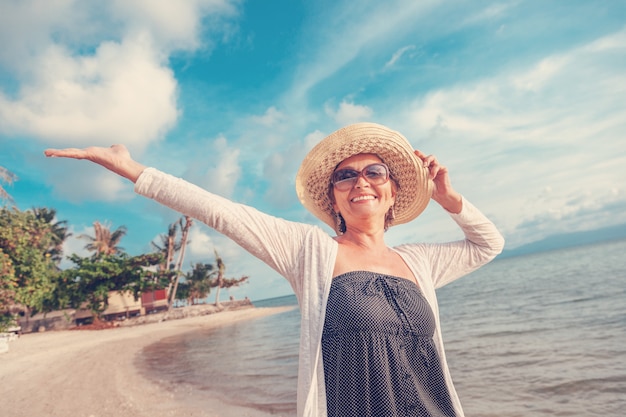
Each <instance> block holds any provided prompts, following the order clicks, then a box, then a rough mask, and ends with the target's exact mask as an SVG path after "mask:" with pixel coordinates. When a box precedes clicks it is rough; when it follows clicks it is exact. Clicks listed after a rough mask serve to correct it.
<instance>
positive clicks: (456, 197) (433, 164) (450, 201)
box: [415, 150, 463, 213]
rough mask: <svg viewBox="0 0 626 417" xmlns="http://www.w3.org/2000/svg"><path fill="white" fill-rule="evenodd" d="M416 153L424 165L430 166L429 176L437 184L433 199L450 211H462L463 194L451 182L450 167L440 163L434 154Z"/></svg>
mask: <svg viewBox="0 0 626 417" xmlns="http://www.w3.org/2000/svg"><path fill="white" fill-rule="evenodd" d="M415 155H417V157H418V158H420V159H421V160H422V161H423V162H424V167H426V168H428V172H429V178H430V179H431V180H432V181H433V184H434V185H435V187H434V189H433V195H432V199H433V200H435V201H436V202H437V203H439V205H441V207H443V208H444V209H446V210H448V211H449V212H450V213H460V212H461V209H462V208H463V199H462V197H461V194H459V193H457V192H456V191H455V190H454V188H452V184H451V183H450V176H449V175H448V168H446V167H445V166H444V165H441V164H439V161H437V158H436V157H435V156H434V155H426V154H424V153H423V152H421V151H418V150H416V151H415Z"/></svg>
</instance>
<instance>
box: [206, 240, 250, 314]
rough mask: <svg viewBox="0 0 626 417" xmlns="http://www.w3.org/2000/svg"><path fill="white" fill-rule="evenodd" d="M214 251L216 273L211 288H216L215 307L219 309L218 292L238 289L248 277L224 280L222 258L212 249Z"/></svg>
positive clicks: (224, 269) (224, 268)
mask: <svg viewBox="0 0 626 417" xmlns="http://www.w3.org/2000/svg"><path fill="white" fill-rule="evenodd" d="M214 251H215V263H216V264H217V271H215V273H217V278H215V280H214V282H213V283H212V285H211V286H212V287H217V290H216V291H215V305H216V306H217V307H220V306H221V303H220V290H221V289H222V288H231V287H238V286H239V285H241V284H243V283H244V282H246V281H247V280H248V278H249V277H248V276H246V275H244V276H242V277H241V278H224V271H226V265H225V264H224V261H223V260H222V257H221V256H220V255H219V254H218V253H217V249H214Z"/></svg>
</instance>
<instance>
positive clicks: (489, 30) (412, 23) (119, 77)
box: [0, 0, 626, 300]
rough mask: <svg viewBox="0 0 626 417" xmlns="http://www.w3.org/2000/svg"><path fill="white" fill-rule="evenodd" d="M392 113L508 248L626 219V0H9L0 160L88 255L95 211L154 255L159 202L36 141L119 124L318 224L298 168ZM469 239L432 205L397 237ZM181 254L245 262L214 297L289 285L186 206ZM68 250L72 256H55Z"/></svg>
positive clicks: (149, 153)
mask: <svg viewBox="0 0 626 417" xmlns="http://www.w3.org/2000/svg"><path fill="white" fill-rule="evenodd" d="M361 121H371V122H377V123H381V124H384V125H387V126H389V127H391V128H393V129H395V130H398V131H400V132H402V133H403V134H404V135H405V136H406V137H407V138H408V139H409V141H410V142H411V144H412V145H413V146H414V147H415V148H416V149H420V150H422V151H424V152H425V153H427V154H434V155H436V156H437V158H438V159H439V161H440V162H441V163H442V164H443V165H445V166H447V167H448V169H449V171H450V176H451V179H452V184H453V185H454V187H455V188H456V189H457V190H458V191H459V192H461V193H462V194H463V195H464V196H465V198H466V199H468V201H471V202H472V203H473V204H474V205H476V206H477V207H479V208H480V209H481V210H482V211H483V212H484V213H485V214H486V215H487V216H488V217H489V218H490V219H491V220H493V221H494V223H495V224H496V225H497V226H498V228H499V229H500V230H501V232H502V233H503V235H504V236H505V239H506V242H507V243H506V245H507V246H506V247H507V248H515V247H517V246H520V245H523V244H526V243H529V242H533V241H536V240H540V239H542V238H544V237H546V236H550V235H553V234H559V233H567V232H574V231H585V230H594V229H598V228H603V227H610V226H613V225H620V224H624V223H626V169H625V168H624V167H625V166H626V2H624V1H621V0H606V1H588V0H551V1H541V0H537V1H524V0H511V1H482V0H474V1H461V0H458V1H446V0H439V1H436V0H421V1H415V0H390V1H386V2H381V1H370V0H359V1H358V2H356V1H345V0H332V1H327V0H318V1H310V0H309V1H299V0H268V1H242V0H179V1H176V2H172V1H166V0H163V1H158V0H111V1H107V2H99V1H78V0H20V1H18V0H0V166H2V167H4V168H6V169H8V170H10V171H11V172H13V173H14V174H16V175H17V177H18V178H17V181H15V182H14V183H13V184H6V183H5V184H2V186H3V187H4V188H5V189H6V191H7V192H8V193H9V194H10V195H11V196H12V197H13V199H14V202H13V203H7V204H9V205H12V204H13V205H15V206H16V207H18V208H19V209H21V210H27V209H30V208H33V207H48V208H53V209H55V210H56V211H57V216H58V217H57V218H58V220H60V221H61V220H65V221H67V222H68V224H69V226H70V231H71V233H73V236H72V237H71V238H70V239H68V241H67V242H66V246H65V254H66V255H70V254H72V253H78V254H79V255H81V256H87V252H86V251H85V249H84V246H85V244H86V243H87V241H86V240H84V239H79V238H78V236H79V235H81V234H89V235H93V226H92V225H93V222H94V221H99V222H101V223H106V224H109V225H110V227H111V228H112V229H116V228H117V227H119V226H122V225H124V226H126V227H127V229H128V232H127V235H126V236H125V237H124V238H123V240H122V242H121V246H122V247H123V248H124V249H125V250H126V251H127V252H128V253H129V254H131V255H138V254H141V253H146V252H151V251H152V247H151V245H150V242H151V241H157V242H158V241H159V235H161V234H164V233H166V231H167V227H168V225H169V224H171V223H173V222H174V221H176V220H178V219H179V218H180V215H179V214H177V213H175V212H173V211H172V210H170V209H167V208H164V207H161V206H159V205H158V204H156V203H154V202H152V201H150V200H148V199H145V198H143V197H140V196H137V195H135V194H134V192H133V187H132V184H131V183H130V182H128V181H127V180H124V179H121V178H118V177H116V176H115V175H114V174H111V173H108V172H106V171H105V170H103V169H102V168H100V167H96V166H92V165H90V164H89V163H88V162H85V161H74V160H62V159H46V158H45V157H44V155H43V151H44V149H46V148H50V147H52V148H64V147H83V146H90V145H101V146H110V145H112V144H115V143H123V144H125V145H126V146H127V147H128V148H129V149H130V150H131V153H132V154H133V156H134V157H135V159H137V160H138V161H140V162H142V163H144V164H146V165H148V166H153V167H156V168H158V169H160V170H162V171H165V172H168V173H170V174H173V175H176V176H179V177H183V178H185V179H187V180H189V181H191V182H193V183H196V184H198V185H200V186H201V187H203V188H206V189H207V190H209V191H211V192H214V193H216V194H219V195H222V196H225V197H228V198H230V199H232V200H234V201H237V202H240V203H243V204H248V205H251V206H254V207H256V208H258V209H259V210H261V211H264V212H266V213H269V214H272V215H275V216H279V217H283V218H286V219H289V220H294V221H301V222H305V223H310V224H317V225H320V227H323V228H326V230H327V231H328V232H329V233H331V230H330V228H328V227H327V226H326V225H324V224H323V223H321V222H320V221H319V220H317V219H316V218H315V217H313V216H312V215H311V214H309V213H308V212H307V211H306V210H305V209H303V208H302V206H301V205H300V203H299V201H298V199H297V196H296V193H295V188H294V179H295V175H296V172H297V169H298V167H299V164H300V162H301V161H302V159H303V158H304V156H305V155H306V153H307V151H308V150H310V149H311V148H312V147H313V146H314V145H315V144H316V143H317V142H318V141H319V140H321V139H322V138H323V137H324V136H326V135H327V134H329V133H331V132H333V131H334V130H336V129H338V128H340V127H342V126H344V125H347V124H350V123H354V122H361ZM460 238H462V235H461V234H460V231H459V230H458V227H456V225H455V224H454V222H453V221H452V220H451V219H450V218H449V216H448V215H447V214H446V213H445V212H444V211H443V210H442V209H441V208H440V207H438V206H437V205H436V203H433V202H431V204H430V205H429V207H428V208H427V210H426V211H425V212H424V213H423V214H422V215H421V216H420V217H419V218H418V219H416V220H414V221H413V222H411V223H409V224H407V225H402V226H398V227H392V228H391V229H390V230H389V231H388V232H387V236H386V240H387V244H388V245H396V244H400V243H404V242H414V241H432V242H443V241H449V240H456V239H460ZM190 240H191V242H190V244H189V248H188V252H187V256H186V258H185V264H186V268H187V269H188V268H189V266H190V265H191V264H192V263H194V262H214V260H215V258H214V249H216V250H217V251H218V252H219V254H220V255H221V257H222V258H223V260H224V262H225V263H226V273H227V276H229V277H240V276H242V275H249V276H250V282H249V283H248V284H246V285H244V286H243V287H241V288H239V289H236V290H231V291H229V292H227V291H224V293H225V294H224V296H225V297H227V296H228V295H233V296H235V297H236V298H242V297H244V296H249V297H250V298H251V299H253V300H255V299H263V298H270V297H274V296H281V295H286V294H290V293H291V289H290V287H289V285H288V284H287V282H286V281H285V280H284V279H283V278H281V277H280V276H278V274H277V273H276V272H274V271H273V270H272V269H270V268H269V267H267V266H265V265H264V264H262V263H261V262H260V261H258V260H256V259H255V258H253V257H252V256H251V255H249V254H247V253H246V252H244V251H243V250H242V249H241V248H240V247H238V246H237V245H236V244H234V243H232V242H231V241H230V240H228V239H227V238H225V237H223V236H221V235H219V234H217V233H216V232H214V231H212V230H211V229H209V228H208V227H207V226H205V225H201V224H199V223H198V222H196V223H195V224H194V226H193V228H192V229H191V232H190ZM63 266H64V267H69V266H71V263H69V261H64V264H63Z"/></svg>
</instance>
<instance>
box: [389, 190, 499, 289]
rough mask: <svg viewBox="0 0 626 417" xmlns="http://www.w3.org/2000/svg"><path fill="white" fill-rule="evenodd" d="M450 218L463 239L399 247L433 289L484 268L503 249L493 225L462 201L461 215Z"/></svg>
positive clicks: (472, 206) (468, 203)
mask: <svg viewBox="0 0 626 417" xmlns="http://www.w3.org/2000/svg"><path fill="white" fill-rule="evenodd" d="M450 217H451V218H452V219H453V220H454V221H455V222H456V223H457V224H458V225H459V227H460V228H461V230H462V231H463V234H464V235H465V239H463V240H459V241H454V242H448V243H433V244H414V245H403V246H401V247H400V250H401V251H402V252H404V253H407V254H408V256H410V257H411V258H412V260H413V262H414V264H415V265H420V268H419V269H420V271H423V272H424V273H428V274H429V275H430V279H431V280H432V281H433V285H434V287H435V288H439V287H442V286H444V285H446V284H448V283H450V282H452V281H454V280H455V279H457V278H460V277H462V276H464V275H467V274H469V273H470V272H472V271H474V270H476V269H478V268H479V267H481V266H483V265H485V264H486V263H488V262H490V261H491V260H493V259H494V258H495V257H496V256H497V255H498V254H499V253H500V252H502V249H503V248H504V238H503V237H502V235H501V234H500V232H499V231H498V229H497V228H496V226H495V225H494V224H493V223H492V222H491V221H490V220H489V219H488V218H487V217H485V215H484V214H482V213H481V212H480V211H479V210H478V209H477V208H476V207H475V206H474V205H473V204H471V203H470V202H469V201H467V200H466V199H465V198H464V199H463V208H462V210H461V212H460V213H458V214H452V213H451V214H450Z"/></svg>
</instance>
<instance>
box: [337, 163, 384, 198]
mask: <svg viewBox="0 0 626 417" xmlns="http://www.w3.org/2000/svg"><path fill="white" fill-rule="evenodd" d="M372 166H382V167H383V168H384V169H385V176H384V181H382V182H376V181H374V182H372V178H368V177H367V176H366V175H365V172H366V171H367V170H368V169H369V168H371V167H372ZM342 171H351V172H354V173H356V174H357V175H355V176H354V177H351V178H346V179H343V180H339V181H335V175H336V174H337V173H338V172H342ZM360 177H363V178H365V181H367V182H368V183H370V184H372V185H382V184H385V183H386V182H388V181H389V179H390V178H391V172H390V171H389V167H388V166H387V165H386V164H384V163H382V162H376V163H373V164H369V165H367V166H366V167H364V168H363V169H362V170H361V171H357V170H356V169H351V168H342V169H338V170H336V171H334V172H333V173H332V175H331V176H330V182H331V184H332V185H333V186H334V187H335V188H336V189H337V190H339V191H347V190H349V189H351V188H352V187H354V184H356V182H357V181H358V180H359V178H360ZM344 184H345V186H344ZM338 185H339V186H338ZM348 185H349V186H348Z"/></svg>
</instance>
